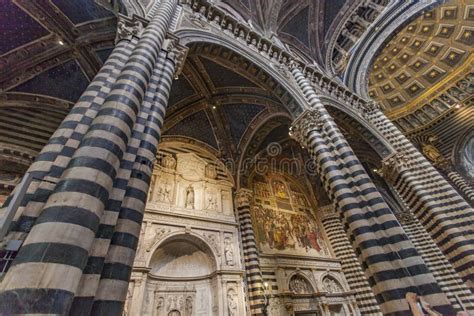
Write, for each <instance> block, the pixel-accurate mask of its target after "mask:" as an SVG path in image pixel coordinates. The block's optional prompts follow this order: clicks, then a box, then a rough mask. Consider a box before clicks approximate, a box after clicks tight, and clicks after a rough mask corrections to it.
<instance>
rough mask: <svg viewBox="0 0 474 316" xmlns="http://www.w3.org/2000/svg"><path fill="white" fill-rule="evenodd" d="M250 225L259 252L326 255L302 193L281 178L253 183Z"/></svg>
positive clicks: (320, 236) (316, 224) (324, 245)
mask: <svg viewBox="0 0 474 316" xmlns="http://www.w3.org/2000/svg"><path fill="white" fill-rule="evenodd" d="M254 193H255V201H254V202H255V203H254V204H253V207H252V224H253V227H254V232H255V238H256V239H257V243H258V245H259V248H260V251H262V252H264V253H269V254H272V253H279V254H296V255H309V256H313V255H317V256H325V255H329V251H328V248H327V244H326V242H325V240H324V239H323V235H322V232H321V229H320V227H319V225H318V223H317V221H316V219H315V218H314V216H313V215H312V209H311V207H310V204H309V202H308V199H307V198H306V197H305V195H304V194H303V193H302V192H301V191H300V190H299V189H298V188H296V187H295V186H294V185H292V184H291V183H289V182H287V181H285V180H284V179H272V178H270V179H269V180H268V182H262V181H255V182H254Z"/></svg>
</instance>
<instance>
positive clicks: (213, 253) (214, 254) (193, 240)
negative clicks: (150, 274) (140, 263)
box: [146, 230, 220, 271]
mask: <svg viewBox="0 0 474 316" xmlns="http://www.w3.org/2000/svg"><path fill="white" fill-rule="evenodd" d="M177 241H180V242H189V243H190V244H193V245H194V246H196V248H198V249H200V250H201V251H203V252H204V253H206V254H207V255H208V256H209V258H210V260H211V261H212V263H213V270H214V271H216V270H218V269H219V260H218V258H219V257H220V254H219V252H218V249H216V247H215V246H213V245H210V243H209V241H208V240H206V238H204V237H203V236H201V235H199V234H197V233H195V232H193V231H183V230H180V231H176V232H171V233H168V234H167V235H165V236H163V238H161V239H160V240H157V241H156V242H155V243H154V244H153V246H152V247H151V249H150V255H149V256H148V258H147V260H146V266H147V267H150V265H151V263H152V259H153V256H154V254H155V253H156V251H157V250H158V249H160V247H162V246H165V245H166V244H169V243H171V242H177Z"/></svg>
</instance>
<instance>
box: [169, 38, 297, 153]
mask: <svg viewBox="0 0 474 316" xmlns="http://www.w3.org/2000/svg"><path fill="white" fill-rule="evenodd" d="M212 47H213V46H212V45H209V44H204V43H203V44H195V45H193V46H191V48H190V53H189V54H188V58H187V60H186V64H185V66H184V68H183V73H182V74H181V76H180V77H179V79H178V80H175V81H174V83H173V86H172V89H171V95H170V99H169V105H168V110H167V116H166V121H165V127H164V136H165V137H176V136H179V137H187V138H190V139H193V140H195V141H198V142H201V143H203V144H205V145H207V146H210V147H212V148H214V149H217V150H218V151H219V152H220V153H221V155H222V156H223V157H226V158H234V159H235V158H237V157H238V156H239V155H240V153H241V152H242V150H243V148H244V147H245V146H246V145H247V142H248V141H249V139H248V138H249V135H250V134H252V131H253V129H255V128H257V127H258V125H260V124H261V123H262V122H263V120H265V119H266V118H268V116H269V115H272V114H275V113H280V114H281V115H286V116H288V114H286V113H287V112H286V110H285V108H284V107H283V106H282V104H281V100H280V97H282V96H283V95H280V97H279V96H278V95H276V94H273V93H272V90H273V89H275V88H276V83H275V82H273V81H270V82H269V81H265V80H261V79H260V78H262V77H261V75H262V74H264V73H263V72H261V70H259V69H258V68H255V67H253V66H252V65H251V63H249V62H248V61H246V60H245V59H244V58H242V57H241V56H238V55H236V54H234V53H231V52H230V51H228V50H227V49H224V48H222V47H219V46H214V47H213V48H212ZM239 66H240V67H239ZM242 66H243V67H242ZM264 76H265V75H264ZM267 79H268V77H267ZM270 86H271V87H270Z"/></svg>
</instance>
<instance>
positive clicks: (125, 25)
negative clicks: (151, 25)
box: [115, 14, 148, 43]
mask: <svg viewBox="0 0 474 316" xmlns="http://www.w3.org/2000/svg"><path fill="white" fill-rule="evenodd" d="M146 24H148V21H147V20H145V19H143V18H140V17H138V16H136V15H134V16H133V17H131V18H130V17H128V16H125V15H123V14H119V15H118V23H117V35H116V37H115V43H118V42H119V41H121V40H129V41H131V40H132V38H133V37H136V38H140V36H141V35H142V33H143V30H144V29H145V26H146Z"/></svg>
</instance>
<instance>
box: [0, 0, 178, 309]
mask: <svg viewBox="0 0 474 316" xmlns="http://www.w3.org/2000/svg"><path fill="white" fill-rule="evenodd" d="M176 5H177V0H163V1H161V3H160V7H159V9H158V10H157V14H156V15H155V16H154V17H153V19H152V21H151V22H150V23H149V25H148V26H147V28H146V29H145V31H144V33H143V35H142V37H141V39H140V40H139V41H138V43H137V45H136V47H135V48H134V49H133V51H132V53H131V55H130V58H129V59H128V61H127V63H126V65H125V66H124V67H123V69H122V72H121V73H120V75H119V76H118V78H117V80H116V82H115V83H114V84H113V86H112V88H111V91H110V93H109V95H108V96H107V98H106V99H105V102H104V103H103V105H102V106H101V107H100V109H99V111H98V113H97V115H96V117H95V118H94V119H93V121H92V123H91V124H90V127H89V128H88V131H87V133H86V134H85V136H84V137H83V139H82V141H81V142H80V144H79V146H78V148H77V150H76V151H75V152H74V154H73V156H72V159H71V160H70V161H69V163H68V165H67V167H66V169H65V170H64V172H63V173H62V176H61V178H60V180H59V182H58V184H57V185H56V187H55V189H54V192H53V193H52V194H51V195H50V196H49V198H48V200H47V202H46V204H45V206H44V207H43V210H42V211H41V214H40V215H39V217H38V219H37V220H36V222H35V225H34V226H33V228H32V229H31V231H30V233H29V234H28V237H27V238H26V240H25V242H24V244H23V246H22V248H21V249H20V252H19V253H18V255H17V257H16V259H15V261H14V263H13V265H12V267H11V269H10V271H9V272H8V273H7V274H6V276H5V278H4V280H3V281H2V283H1V290H2V292H1V293H0V312H2V313H5V314H25V313H30V314H67V313H68V311H69V309H70V307H71V305H72V302H73V299H74V296H75V294H76V292H77V291H78V287H79V285H80V281H81V279H82V271H83V269H84V268H85V266H86V264H87V260H88V258H89V252H90V251H91V249H92V243H93V241H94V240H95V234H96V232H97V231H98V229H99V224H100V220H101V217H102V216H103V214H104V208H105V206H106V204H107V202H108V200H109V197H110V193H111V192H112V189H113V183H114V179H115V178H116V176H117V172H118V170H119V167H120V163H121V161H122V158H123V156H124V153H125V152H126V149H127V144H128V143H129V139H130V137H131V136H132V132H133V129H134V126H135V124H136V121H137V116H138V113H139V111H140V108H141V104H142V101H143V98H144V95H145V92H146V90H147V87H148V84H149V81H150V77H151V75H152V72H153V69H154V67H155V65H156V62H157V59H158V54H159V52H160V50H161V47H162V44H163V41H164V38H165V34H166V32H167V30H168V25H169V23H170V21H171V18H172V15H173V12H174V10H175V8H176ZM132 181H133V180H132ZM138 226H139V225H138ZM131 260H133V257H132V259H131ZM111 290H113V288H112V289H111Z"/></svg>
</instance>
